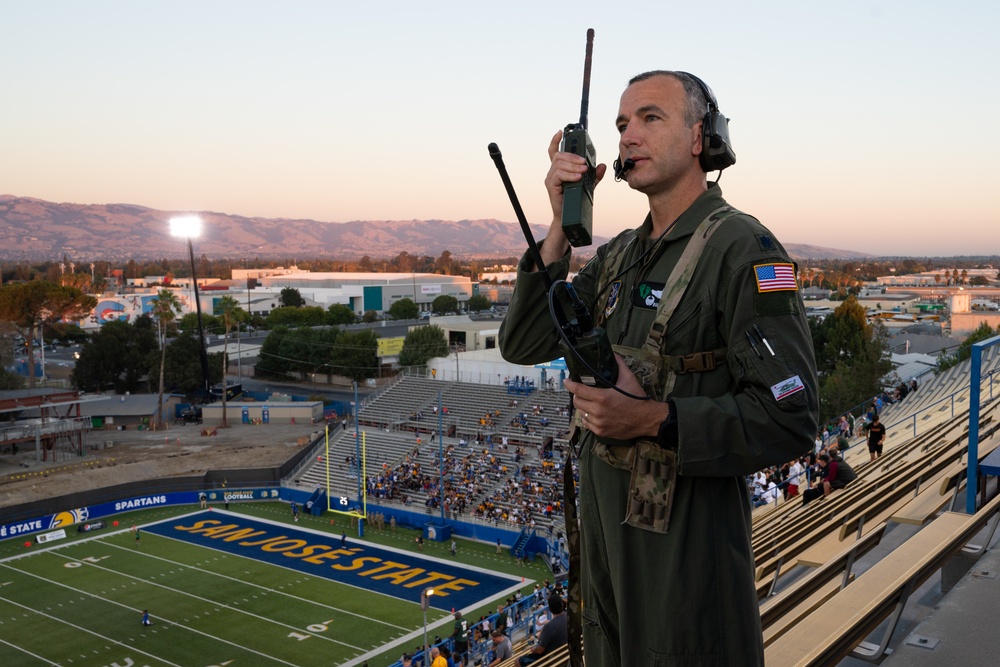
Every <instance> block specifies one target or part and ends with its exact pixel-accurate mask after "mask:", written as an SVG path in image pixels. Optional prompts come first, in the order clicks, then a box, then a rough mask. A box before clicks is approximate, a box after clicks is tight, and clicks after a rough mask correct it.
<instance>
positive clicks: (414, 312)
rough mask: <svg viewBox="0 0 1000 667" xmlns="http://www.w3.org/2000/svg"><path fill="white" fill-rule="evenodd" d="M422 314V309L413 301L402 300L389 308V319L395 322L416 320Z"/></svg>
mask: <svg viewBox="0 0 1000 667" xmlns="http://www.w3.org/2000/svg"><path fill="white" fill-rule="evenodd" d="M419 314H420V308H418V307H417V304H415V303H414V302H413V299H409V298H405V297H404V298H402V299H400V300H399V301H396V302H395V303H393V304H392V305H391V306H389V317H391V318H392V319H394V320H415V319H417V316H418V315H419Z"/></svg>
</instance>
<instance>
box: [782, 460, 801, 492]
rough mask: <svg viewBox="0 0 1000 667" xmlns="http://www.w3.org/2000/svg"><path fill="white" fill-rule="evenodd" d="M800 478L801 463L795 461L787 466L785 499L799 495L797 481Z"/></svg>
mask: <svg viewBox="0 0 1000 667" xmlns="http://www.w3.org/2000/svg"><path fill="white" fill-rule="evenodd" d="M801 478H802V463H801V462H800V460H799V459H795V460H794V461H792V463H791V465H790V466H788V485H787V486H786V488H785V498H794V497H795V496H797V495H799V480H800V479H801Z"/></svg>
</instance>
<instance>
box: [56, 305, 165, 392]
mask: <svg viewBox="0 0 1000 667" xmlns="http://www.w3.org/2000/svg"><path fill="white" fill-rule="evenodd" d="M150 355H153V356H154V358H155V357H156V356H158V355H156V334H155V333H154V332H153V328H152V326H151V322H150V320H149V318H148V317H145V318H140V319H139V320H136V323H135V324H131V323H129V322H120V321H114V322H108V323H107V324H104V325H102V326H101V328H100V329H99V330H98V331H97V333H95V334H94V335H93V336H91V338H90V340H89V341H88V342H86V343H84V345H83V348H82V349H81V350H80V358H79V359H77V360H76V365H75V366H74V368H73V371H72V373H71V374H70V382H71V383H72V384H73V386H74V387H76V388H77V389H80V390H82V391H96V392H100V391H105V390H107V389H112V390H114V392H115V393H117V394H124V393H125V392H135V391H137V390H139V389H140V388H141V387H142V386H143V385H142V382H143V378H144V377H148V374H149V373H148V371H149V369H150V363H149V358H150ZM146 387H147V388H148V381H147V384H146Z"/></svg>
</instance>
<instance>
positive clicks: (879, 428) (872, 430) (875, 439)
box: [868, 413, 885, 461]
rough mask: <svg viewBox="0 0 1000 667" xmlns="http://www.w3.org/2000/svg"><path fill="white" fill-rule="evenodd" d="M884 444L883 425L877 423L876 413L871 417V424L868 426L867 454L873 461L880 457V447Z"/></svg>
mask: <svg viewBox="0 0 1000 667" xmlns="http://www.w3.org/2000/svg"><path fill="white" fill-rule="evenodd" d="M884 442H885V425H884V424H883V423H882V422H881V421H879V417H878V413H875V416H874V417H872V423H871V424H870V425H869V426H868V453H869V454H870V455H871V460H872V461H874V460H875V459H877V458H878V457H880V456H882V445H883V443H884Z"/></svg>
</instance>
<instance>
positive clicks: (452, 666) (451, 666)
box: [438, 646, 458, 667]
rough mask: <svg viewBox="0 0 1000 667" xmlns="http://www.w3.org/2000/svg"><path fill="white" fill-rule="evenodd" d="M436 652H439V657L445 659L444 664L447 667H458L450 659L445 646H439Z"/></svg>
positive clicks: (449, 653) (449, 652)
mask: <svg viewBox="0 0 1000 667" xmlns="http://www.w3.org/2000/svg"><path fill="white" fill-rule="evenodd" d="M438 650H439V651H441V657H443V658H444V659H445V664H446V665H447V667H458V665H457V664H455V661H454V660H453V659H452V656H451V651H449V650H448V647H447V646H439V647H438Z"/></svg>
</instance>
